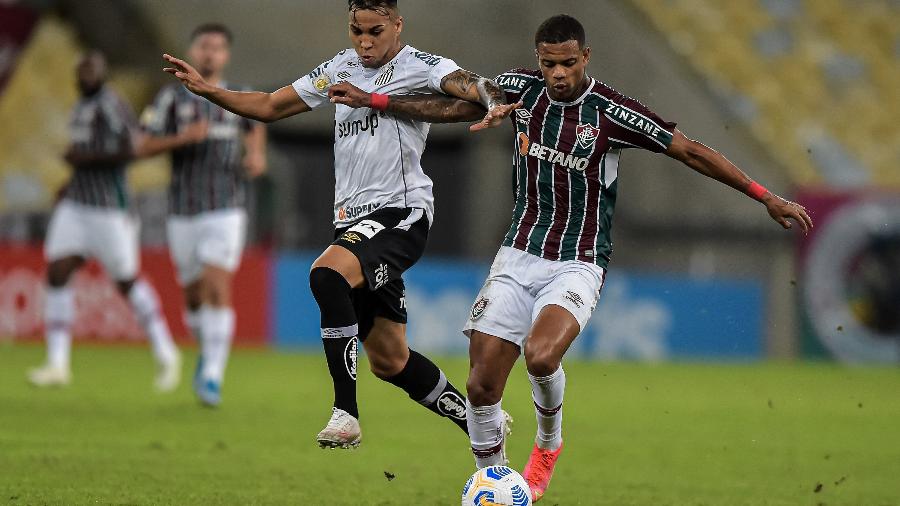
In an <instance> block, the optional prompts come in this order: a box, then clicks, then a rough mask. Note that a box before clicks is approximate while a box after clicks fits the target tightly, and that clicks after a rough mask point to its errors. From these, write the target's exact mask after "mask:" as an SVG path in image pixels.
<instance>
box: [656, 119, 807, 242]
mask: <svg viewBox="0 0 900 506" xmlns="http://www.w3.org/2000/svg"><path fill="white" fill-rule="evenodd" d="M666 155H668V156H670V157H672V158H674V159H676V160H678V161H680V162H681V163H683V164H685V165H687V166H688V167H690V168H692V169H694V170H696V171H697V172H699V173H701V174H703V175H704V176H707V177H711V178H713V179H715V180H716V181H719V182H722V183H725V184H727V185H728V186H730V187H732V188H734V189H735V190H738V191H740V192H743V193H746V194H747V195H749V196H751V197H753V198H755V199H756V200H758V201H760V202H762V203H763V204H765V206H766V210H768V212H769V216H771V217H772V219H773V220H775V221H777V222H778V223H779V224H781V226H782V227H784V228H786V229H787V228H791V222H790V220H794V221H796V222H797V224H798V225H800V228H801V229H803V232H804V233H806V232H809V229H811V228H812V227H813V222H812V219H811V218H810V217H809V214H807V212H806V208H805V207H803V206H801V205H800V204H797V203H795V202H791V201H789V200H785V199H783V198H781V197H779V196H778V195H775V194H774V193H772V192H770V191H768V190H766V189H765V188H764V187H762V186H761V185H760V184H758V183H756V182H754V181H753V180H752V179H750V176H748V175H747V174H745V173H744V171H742V170H741V169H739V168H738V167H737V166H736V165H735V164H733V163H731V161H729V160H728V159H727V158H725V157H724V156H723V155H722V154H721V153H719V152H718V151H716V150H714V149H712V148H710V147H709V146H706V145H704V144H702V143H700V142H697V141H695V140H693V139H689V138H687V137H686V136H685V135H684V134H683V133H681V131H680V130H678V129H676V130H675V134H674V136H673V138H672V144H671V145H669V148H668V150H666Z"/></svg>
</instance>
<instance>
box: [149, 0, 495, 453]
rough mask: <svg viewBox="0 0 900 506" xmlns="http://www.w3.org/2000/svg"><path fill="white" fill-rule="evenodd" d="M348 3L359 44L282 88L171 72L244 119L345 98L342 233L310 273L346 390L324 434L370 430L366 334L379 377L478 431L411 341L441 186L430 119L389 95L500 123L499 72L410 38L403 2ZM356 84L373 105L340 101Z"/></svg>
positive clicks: (177, 63)
mask: <svg viewBox="0 0 900 506" xmlns="http://www.w3.org/2000/svg"><path fill="white" fill-rule="evenodd" d="M348 7H349V32H350V39H351V42H352V43H353V47H352V48H349V49H345V50H343V51H341V52H339V53H338V54H337V55H336V56H335V57H334V58H332V59H330V60H328V61H326V62H324V63H322V64H321V65H320V66H319V67H317V68H316V69H314V70H313V71H312V72H311V73H309V74H307V75H305V76H302V77H300V78H299V79H297V80H296V81H295V82H294V83H293V84H292V85H289V86H285V87H283V88H281V89H279V90H277V91H275V92H273V93H261V92H244V93H241V92H233V91H228V90H224V89H221V88H218V87H215V86H213V85H211V84H210V83H207V82H206V81H205V80H204V79H203V78H202V76H200V74H198V73H197V71H196V70H194V69H193V68H192V67H191V66H190V65H188V64H187V63H185V62H183V61H182V60H179V59H177V58H174V57H172V56H169V55H165V58H166V60H167V61H168V62H169V64H170V67H169V68H167V69H166V71H168V72H170V73H172V74H174V75H175V77H177V78H178V79H180V80H181V81H182V83H183V84H184V85H185V86H186V87H187V89H188V90H190V91H192V92H193V93H196V94H198V95H200V96H203V97H205V98H207V99H208V100H210V101H212V102H214V103H216V104H218V105H220V106H222V107H224V108H225V109H228V110H230V111H233V112H235V113H237V114H240V115H242V116H244V117H248V118H253V119H257V120H261V121H275V120H278V119H281V118H286V117H288V116H293V115H296V114H300V113H304V112H307V111H309V110H311V109H314V108H318V107H322V106H324V105H330V104H331V103H336V104H337V106H336V107H335V123H334V128H335V130H334V156H335V183H336V184H335V203H334V225H335V236H334V242H333V243H332V245H331V246H329V247H328V248H327V249H326V250H325V252H324V253H322V255H321V256H320V257H319V258H318V259H317V260H316V261H315V263H314V264H313V268H312V271H311V272H310V288H311V289H312V293H313V296H314V297H315V298H316V301H317V303H318V305H319V309H320V311H321V331H322V341H323V346H324V348H325V356H326V360H327V363H328V369H329V372H330V374H331V377H332V380H333V383H334V393H335V399H334V404H333V406H332V408H333V409H332V412H331V419H330V420H329V422H328V424H327V425H326V427H325V429H323V430H322V431H321V432H320V433H319V434H318V436H317V438H316V439H317V441H318V443H319V445H320V446H322V447H331V448H350V447H355V446H357V445H358V444H359V442H360V438H361V431H360V426H359V411H358V408H357V402H356V372H357V371H356V363H357V360H356V359H357V340H360V341H362V342H363V345H364V346H365V349H366V352H367V355H368V358H369V363H370V367H371V369H372V372H373V373H374V374H375V375H376V376H378V377H379V378H381V379H383V380H385V381H387V382H389V383H391V384H393V385H395V386H397V387H399V388H401V389H403V390H404V391H405V392H406V393H407V394H408V395H409V397H410V398H412V399H413V400H415V401H417V402H419V403H421V404H422V405H423V406H425V407H426V408H428V409H430V410H431V411H433V412H434V413H436V414H438V415H440V416H442V417H445V418H447V419H449V420H450V421H452V422H453V423H454V424H455V425H456V426H458V427H459V428H460V429H462V430H463V431H466V430H467V424H466V413H465V411H466V410H465V400H464V398H463V396H462V395H461V394H460V393H459V391H458V390H457V389H456V388H455V387H454V386H453V385H452V383H451V382H450V381H448V379H447V377H446V376H445V375H444V373H443V372H442V371H441V370H440V369H439V368H438V367H437V366H436V365H435V364H434V363H433V362H431V361H430V360H429V359H427V358H426V357H424V356H423V355H421V354H419V353H416V352H415V351H413V350H410V349H409V347H408V345H407V341H406V335H405V334H406V321H407V313H406V298H405V288H404V284H403V279H402V275H403V273H404V272H405V271H406V270H407V269H409V268H410V267H411V266H412V265H413V264H415V262H416V261H418V259H419V258H420V257H421V255H422V254H423V252H424V248H425V243H426V240H427V236H428V231H429V228H430V226H431V222H432V218H433V215H434V198H433V194H432V183H431V180H430V179H429V178H428V176H426V175H425V172H424V171H423V169H422V166H421V156H422V152H423V150H424V149H425V139H426V137H427V135H428V130H429V125H428V124H427V123H424V122H421V121H416V120H404V119H398V118H396V117H395V116H394V115H393V113H392V110H391V108H390V103H389V101H388V100H387V95H386V94H388V93H395V94H413V93H427V92H439V93H440V92H442V93H448V94H450V95H453V96H456V97H460V98H463V99H465V100H470V101H475V102H479V103H480V104H482V105H483V106H484V107H485V108H486V109H488V110H489V112H488V114H487V116H485V118H484V120H483V122H484V124H490V123H492V122H495V123H498V124H499V123H500V122H502V119H501V117H502V116H503V114H504V111H505V110H506V109H507V108H508V106H506V105H505V104H503V103H502V100H501V98H500V90H499V88H498V87H497V86H496V84H495V83H493V82H492V81H490V80H488V79H484V78H482V77H480V76H477V75H475V74H472V73H471V72H468V71H465V70H463V69H461V68H460V67H459V66H458V65H457V64H456V63H455V62H453V60H450V59H448V58H443V57H441V56H437V55H433V54H430V53H426V52H423V51H419V50H418V49H416V48H413V47H412V46H409V45H405V44H403V43H401V41H400V32H401V30H402V29H403V18H402V16H400V13H399V11H398V8H397V1H396V0H348ZM347 83H353V84H355V85H356V86H358V87H360V88H363V89H365V90H366V91H367V93H366V94H365V97H366V100H367V102H366V104H365V107H363V108H359V109H354V108H351V107H347V106H346V105H344V104H341V103H340V101H341V100H342V97H341V94H342V90H344V89H345V87H346V86H349V84H347ZM481 114H484V112H483V111H482V113H481ZM495 115H496V116H497V117H496V118H495Z"/></svg>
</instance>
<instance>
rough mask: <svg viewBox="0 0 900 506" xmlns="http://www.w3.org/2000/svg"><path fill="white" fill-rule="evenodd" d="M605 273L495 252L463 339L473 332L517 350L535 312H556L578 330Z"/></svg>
mask: <svg viewBox="0 0 900 506" xmlns="http://www.w3.org/2000/svg"><path fill="white" fill-rule="evenodd" d="M605 277H606V270H605V269H603V268H602V267H600V266H598V265H594V264H590V263H587V262H581V261H579V260H566V261H555V260H546V259H544V258H541V257H539V256H536V255H532V254H530V253H527V252H525V251H521V250H518V249H515V248H510V247H507V246H504V247H502V248H500V251H499V252H498V253H497V257H496V258H495V259H494V264H493V265H492V266H491V272H490V274H489V275H488V278H487V281H485V283H484V287H482V289H481V292H480V293H479V294H478V298H477V299H476V300H475V304H474V305H473V306H472V310H471V312H470V313H469V319H468V321H467V322H466V326H465V327H464V328H463V333H464V334H466V335H467V336H470V337H471V335H472V331H475V330H477V331H478V332H483V333H485V334H488V335H491V336H495V337H499V338H501V339H503V340H506V341H509V342H511V343H513V344H516V345H518V346H519V347H522V346H523V345H524V344H525V339H526V338H527V337H528V333H529V332H530V331H531V326H532V325H533V324H534V321H535V320H536V319H537V317H538V315H539V314H540V312H541V310H542V309H544V307H546V306H549V305H551V304H554V305H557V306H561V307H563V308H564V309H566V310H567V311H569V312H570V313H572V315H573V316H574V317H575V319H576V320H578V325H580V326H581V329H584V326H585V325H587V322H588V320H589V319H590V318H591V313H593V311H594V308H595V307H596V306H597V300H598V299H599V298H600V289H601V288H603V280H604V279H605Z"/></svg>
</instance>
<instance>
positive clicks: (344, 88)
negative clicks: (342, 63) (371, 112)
mask: <svg viewBox="0 0 900 506" xmlns="http://www.w3.org/2000/svg"><path fill="white" fill-rule="evenodd" d="M328 97H329V98H330V99H331V103H332V104H343V105H346V106H347V107H352V108H354V109H359V108H361V107H372V94H371V93H366V92H365V91H363V90H361V89H359V88H357V87H356V86H354V85H352V84H350V83H348V82H346V81H344V82H341V83H337V84H334V85H332V86H331V87H330V88H328Z"/></svg>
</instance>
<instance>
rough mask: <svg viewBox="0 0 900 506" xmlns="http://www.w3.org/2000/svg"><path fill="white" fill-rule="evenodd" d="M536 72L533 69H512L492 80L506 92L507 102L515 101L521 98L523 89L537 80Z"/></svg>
mask: <svg viewBox="0 0 900 506" xmlns="http://www.w3.org/2000/svg"><path fill="white" fill-rule="evenodd" d="M536 73H537V71H534V70H528V69H521V68H519V69H512V70H508V71H506V72H504V73H502V74H500V75H499V76H497V77H496V78H495V79H494V81H495V82H496V83H497V85H499V86H500V89H502V90H503V92H504V93H506V99H507V102H509V103H515V102H518V101H519V99H520V98H522V94H523V93H524V92H525V90H526V89H527V88H528V87H530V86H531V85H532V84H534V82H535V81H537V80H538V77H537V76H536V75H535V74H536Z"/></svg>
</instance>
